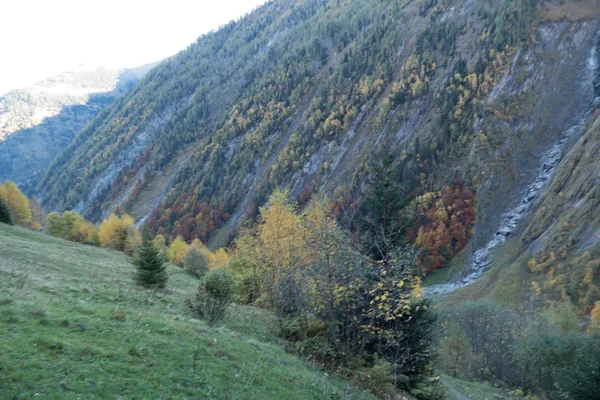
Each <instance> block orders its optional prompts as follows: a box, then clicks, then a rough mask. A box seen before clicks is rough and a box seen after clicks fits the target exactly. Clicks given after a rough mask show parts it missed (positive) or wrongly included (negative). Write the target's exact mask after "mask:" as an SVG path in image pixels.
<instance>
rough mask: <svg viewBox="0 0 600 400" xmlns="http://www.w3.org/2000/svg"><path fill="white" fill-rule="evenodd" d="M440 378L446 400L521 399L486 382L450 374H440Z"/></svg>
mask: <svg viewBox="0 0 600 400" xmlns="http://www.w3.org/2000/svg"><path fill="white" fill-rule="evenodd" d="M440 379H441V381H442V384H443V387H444V388H445V392H446V395H447V398H448V400H464V399H470V400H492V399H507V400H508V399H514V400H516V399H522V398H523V396H518V395H515V394H512V393H511V394H510V395H509V394H506V393H504V392H503V391H502V390H500V389H497V388H494V387H492V386H491V385H490V384H488V383H486V382H470V381H463V380H460V379H456V378H454V377H452V376H450V375H446V374H441V375H440Z"/></svg>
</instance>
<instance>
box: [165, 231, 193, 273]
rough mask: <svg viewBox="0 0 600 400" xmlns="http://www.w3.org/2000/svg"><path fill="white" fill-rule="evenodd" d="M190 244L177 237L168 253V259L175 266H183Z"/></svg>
mask: <svg viewBox="0 0 600 400" xmlns="http://www.w3.org/2000/svg"><path fill="white" fill-rule="evenodd" d="M188 247H189V246H188V244H187V243H186V242H185V241H184V240H183V238H182V237H181V236H177V237H176V238H175V240H173V242H172V243H171V245H170V246H169V250H168V251H167V258H168V259H169V261H170V262H172V263H173V264H176V265H179V266H180V267H182V266H183V260H184V259H185V256H186V255H187V252H188V250H189V249H188Z"/></svg>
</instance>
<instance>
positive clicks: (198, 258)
mask: <svg viewBox="0 0 600 400" xmlns="http://www.w3.org/2000/svg"><path fill="white" fill-rule="evenodd" d="M183 265H184V267H185V269H186V270H187V271H189V272H190V273H192V274H193V275H195V276H197V277H199V278H200V277H202V276H204V274H206V273H207V272H208V261H207V260H206V257H204V255H203V254H202V253H201V252H200V250H198V249H197V248H195V247H190V249H189V251H188V252H187V254H186V255H185V258H184V259H183Z"/></svg>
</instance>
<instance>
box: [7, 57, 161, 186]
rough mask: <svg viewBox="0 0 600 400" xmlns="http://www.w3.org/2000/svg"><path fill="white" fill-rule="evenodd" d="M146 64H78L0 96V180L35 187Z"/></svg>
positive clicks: (140, 72)
mask: <svg viewBox="0 0 600 400" xmlns="http://www.w3.org/2000/svg"><path fill="white" fill-rule="evenodd" d="M151 67H152V65H147V66H143V67H139V68H135V69H127V70H123V69H121V70H105V69H103V68H98V69H86V68H79V69H77V70H74V71H69V72H64V73H62V74H60V75H57V76H54V77H51V78H48V79H46V80H44V81H42V82H38V83H36V84H35V85H33V86H31V87H29V88H24V89H18V90H13V91H11V92H9V93H7V94H6V95H4V96H3V97H1V98H0V182H3V181H5V180H7V179H10V180H13V181H17V182H18V183H19V184H21V186H23V187H25V186H27V185H33V186H35V183H36V182H35V179H34V178H33V176H34V175H36V174H39V173H40V172H41V171H43V170H44V169H46V167H47V166H48V165H49V164H50V162H51V161H52V160H53V159H54V157H55V156H56V155H57V154H58V153H59V152H60V151H61V150H62V149H63V148H65V147H66V146H67V145H68V144H69V143H70V141H71V140H72V138H73V137H74V136H75V134H76V133H77V132H79V130H81V129H82V128H83V127H84V126H85V125H86V124H87V123H88V122H89V121H91V120H92V119H93V118H94V117H95V116H96V115H98V113H99V112H100V111H101V110H102V109H104V108H105V107H107V106H108V105H110V104H111V103H112V102H113V101H114V100H115V99H116V98H117V97H118V96H120V95H122V94H123V93H125V92H126V91H127V90H128V89H129V88H130V87H131V86H132V85H133V84H134V83H135V82H136V81H137V80H139V79H140V78H141V77H142V76H144V74H145V73H146V72H147V71H148V70H149V69H150V68H151Z"/></svg>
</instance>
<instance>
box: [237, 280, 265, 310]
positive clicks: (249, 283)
mask: <svg viewBox="0 0 600 400" xmlns="http://www.w3.org/2000/svg"><path fill="white" fill-rule="evenodd" d="M260 285H261V280H260V277H259V276H258V275H241V276H239V277H238V278H237V279H236V284H235V298H236V302H237V303H239V304H252V303H254V302H255V301H256V300H258V298H259V297H260Z"/></svg>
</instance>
